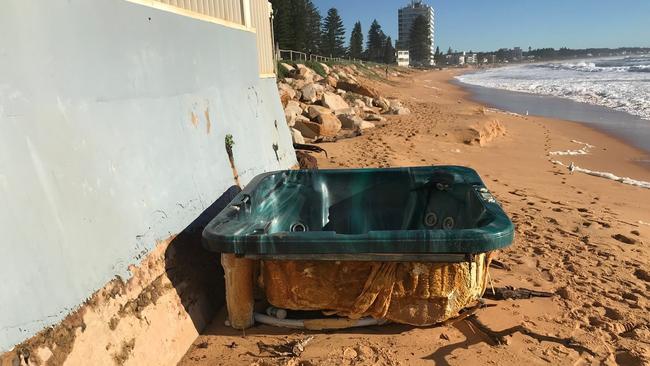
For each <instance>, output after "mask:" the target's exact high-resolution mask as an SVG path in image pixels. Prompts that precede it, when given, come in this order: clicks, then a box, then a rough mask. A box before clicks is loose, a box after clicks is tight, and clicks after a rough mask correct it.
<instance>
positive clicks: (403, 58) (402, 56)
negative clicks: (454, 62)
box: [397, 51, 410, 67]
mask: <svg viewBox="0 0 650 366" xmlns="http://www.w3.org/2000/svg"><path fill="white" fill-rule="evenodd" d="M409 62H410V58H409V51H397V66H404V67H408V66H409Z"/></svg>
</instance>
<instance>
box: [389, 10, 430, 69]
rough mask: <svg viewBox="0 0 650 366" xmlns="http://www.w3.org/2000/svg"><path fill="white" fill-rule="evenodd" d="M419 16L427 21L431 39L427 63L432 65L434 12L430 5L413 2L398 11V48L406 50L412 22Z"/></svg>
mask: <svg viewBox="0 0 650 366" xmlns="http://www.w3.org/2000/svg"><path fill="white" fill-rule="evenodd" d="M419 16H424V17H425V18H426V19H427V22H428V23H429V29H428V34H427V35H428V36H429V38H430V39H431V49H430V57H429V60H428V62H427V63H428V64H430V65H433V64H434V59H433V55H434V53H435V12H434V10H433V8H432V7H430V6H428V5H426V4H424V3H417V2H414V3H412V4H410V5H408V6H406V7H404V8H401V9H399V11H398V31H399V39H398V42H397V47H396V48H397V49H398V50H400V49H401V50H407V49H409V45H410V37H411V28H412V26H413V22H414V21H415V19H416V18H418V17H419Z"/></svg>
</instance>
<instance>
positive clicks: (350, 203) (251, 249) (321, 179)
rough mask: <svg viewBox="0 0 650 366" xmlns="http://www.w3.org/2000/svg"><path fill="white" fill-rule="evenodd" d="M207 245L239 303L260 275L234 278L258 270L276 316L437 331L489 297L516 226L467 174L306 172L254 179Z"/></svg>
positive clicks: (458, 170)
mask: <svg viewBox="0 0 650 366" xmlns="http://www.w3.org/2000/svg"><path fill="white" fill-rule="evenodd" d="M203 237H204V245H205V247H206V248H208V249H210V250H213V251H216V252H220V253H227V254H226V255H228V256H229V257H228V258H230V259H229V260H228V261H225V262H224V267H225V268H226V272H227V281H226V285H227V291H228V288H230V292H231V294H233V293H234V292H233V291H235V290H234V287H233V286H237V285H242V284H244V283H248V282H251V283H252V282H253V279H252V278H249V276H250V274H248V273H252V272H251V271H250V270H249V271H247V272H246V274H244V275H242V276H240V277H241V278H238V277H237V276H238V275H237V274H236V273H234V272H232V271H231V276H230V277H231V278H230V280H228V271H229V269H228V268H227V267H229V266H231V265H232V264H233V263H236V261H237V260H242V261H250V262H247V263H249V264H250V265H252V266H257V261H258V260H259V271H258V272H259V277H258V278H257V281H256V282H258V283H259V284H260V286H261V287H263V288H264V289H265V292H266V296H267V299H268V301H269V302H270V303H271V304H273V305H274V306H277V307H281V308H285V309H294V310H322V311H323V312H325V313H326V314H337V315H340V316H346V317H350V318H353V319H358V318H360V317H364V316H372V317H375V318H382V319H388V320H391V321H396V322H400V323H408V324H414V325H428V324H434V323H438V322H440V321H444V320H446V319H448V318H450V317H452V316H454V315H456V314H457V313H458V311H460V310H461V309H462V308H464V307H466V306H468V305H469V304H471V303H472V302H473V301H475V300H477V299H478V298H480V297H481V296H482V294H483V291H484V290H485V286H486V280H487V269H488V266H489V260H490V257H491V256H490V255H489V253H491V252H493V251H495V250H498V249H500V248H503V247H505V246H507V245H510V243H511V242H512V239H513V225H512V223H511V222H510V220H509V219H508V217H507V215H506V214H505V213H504V212H503V210H502V209H501V207H500V205H499V204H498V203H497V201H496V200H495V199H494V197H493V196H492V195H491V194H490V192H489V191H488V190H487V188H486V187H485V186H484V184H483V182H482V181H481V179H480V178H479V176H478V174H476V172H475V171H474V170H472V169H469V168H465V167H459V166H433V167H417V168H394V169H345V170H343V169H342V170H316V171H312V170H310V171H307V170H299V171H280V172H271V173H266V174H262V175H260V176H258V177H256V178H255V179H254V180H253V181H251V183H250V184H249V185H248V186H247V187H246V188H245V189H244V190H243V191H242V192H241V193H240V194H239V195H238V196H237V197H235V199H234V200H233V201H232V202H231V204H230V205H229V206H227V207H226V208H225V209H224V210H223V211H222V212H221V213H220V214H219V215H218V216H217V217H216V218H215V219H214V220H212V221H211V222H210V224H209V225H208V226H207V227H206V228H205V230H204V233H203ZM253 272H255V271H253ZM237 282H240V283H237ZM251 286H252V285H251ZM235 298H238V299H241V298H242V296H236V297H233V296H230V297H229V299H230V301H231V302H233V301H239V300H235ZM228 307H229V312H233V311H235V310H234V308H233V304H228ZM249 307H250V306H248V307H246V308H249ZM245 312H246V313H247V312H248V310H245ZM246 316H247V315H246V314H245V315H244V317H246ZM231 317H232V316H231ZM251 319H252V314H251ZM251 324H252V323H251ZM242 327H245V326H242Z"/></svg>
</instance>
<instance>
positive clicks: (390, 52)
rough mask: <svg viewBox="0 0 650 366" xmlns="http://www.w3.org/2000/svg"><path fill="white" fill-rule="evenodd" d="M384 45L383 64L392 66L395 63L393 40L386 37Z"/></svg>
mask: <svg viewBox="0 0 650 366" xmlns="http://www.w3.org/2000/svg"><path fill="white" fill-rule="evenodd" d="M384 43H385V44H384V57H383V58H384V59H383V61H384V63H385V64H393V63H395V48H394V47H393V40H392V39H390V37H388V38H386V42H384Z"/></svg>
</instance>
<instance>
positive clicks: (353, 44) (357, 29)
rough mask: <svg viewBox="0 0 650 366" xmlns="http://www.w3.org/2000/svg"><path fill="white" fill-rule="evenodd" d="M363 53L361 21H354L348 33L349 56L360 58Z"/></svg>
mask: <svg viewBox="0 0 650 366" xmlns="http://www.w3.org/2000/svg"><path fill="white" fill-rule="evenodd" d="M362 54H363V32H362V31H361V22H356V23H354V28H353V29H352V34H351V35H350V57H352V58H355V59H360V58H361V56H362Z"/></svg>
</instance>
